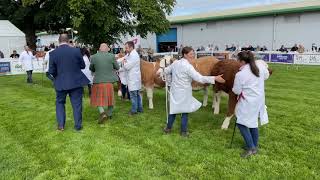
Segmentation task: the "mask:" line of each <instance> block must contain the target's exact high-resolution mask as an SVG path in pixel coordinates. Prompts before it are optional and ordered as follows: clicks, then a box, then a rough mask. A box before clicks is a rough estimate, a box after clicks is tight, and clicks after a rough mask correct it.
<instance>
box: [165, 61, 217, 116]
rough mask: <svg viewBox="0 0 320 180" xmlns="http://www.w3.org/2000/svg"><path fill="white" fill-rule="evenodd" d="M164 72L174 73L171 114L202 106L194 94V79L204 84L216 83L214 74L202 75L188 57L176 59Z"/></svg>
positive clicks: (191, 110) (171, 90)
mask: <svg viewBox="0 0 320 180" xmlns="http://www.w3.org/2000/svg"><path fill="white" fill-rule="evenodd" d="M164 72H165V74H167V75H170V74H171V75H172V82H171V87H170V114H179V113H191V112H195V111H196V110H198V109H199V108H200V107H201V103H200V102H199V101H198V100H196V99H195V98H194V97H193V96H192V86H191V83H192V80H194V81H197V82H200V83H203V84H206V83H210V84H214V83H215V78H214V76H202V75H201V74H200V73H198V72H197V71H196V70H195V69H194V68H193V66H192V65H191V64H190V63H189V62H188V60H186V59H181V60H179V61H175V62H174V63H173V64H172V65H170V66H169V67H167V68H165V70H164Z"/></svg>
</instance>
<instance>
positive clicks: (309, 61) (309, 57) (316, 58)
mask: <svg viewBox="0 0 320 180" xmlns="http://www.w3.org/2000/svg"><path fill="white" fill-rule="evenodd" d="M294 64H305V65H320V54H296V55H295V57H294Z"/></svg>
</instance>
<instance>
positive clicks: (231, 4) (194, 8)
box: [171, 0, 301, 16]
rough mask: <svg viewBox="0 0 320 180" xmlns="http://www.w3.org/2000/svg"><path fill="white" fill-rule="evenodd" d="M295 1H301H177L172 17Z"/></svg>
mask: <svg viewBox="0 0 320 180" xmlns="http://www.w3.org/2000/svg"><path fill="white" fill-rule="evenodd" d="M293 1H301V0H177V5H176V7H175V8H174V11H173V14H172V15H171V16H181V15H190V14H197V13H203V12H210V11H215V10H226V9H234V8H242V7H250V6H259V5H264V4H274V3H283V2H293Z"/></svg>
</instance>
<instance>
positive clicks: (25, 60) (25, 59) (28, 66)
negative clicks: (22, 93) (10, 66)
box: [19, 46, 36, 84]
mask: <svg viewBox="0 0 320 180" xmlns="http://www.w3.org/2000/svg"><path fill="white" fill-rule="evenodd" d="M34 59H36V57H35V56H34V55H33V53H32V49H31V48H29V46H24V51H23V52H22V53H21V56H20V57H19V61H20V62H22V64H23V67H24V70H25V71H26V72H27V83H29V84H32V83H33V81H32V71H33V63H32V62H33V60H34Z"/></svg>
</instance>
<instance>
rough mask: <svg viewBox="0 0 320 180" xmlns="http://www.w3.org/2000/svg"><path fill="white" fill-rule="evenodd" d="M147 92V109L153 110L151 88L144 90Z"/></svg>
mask: <svg viewBox="0 0 320 180" xmlns="http://www.w3.org/2000/svg"><path fill="white" fill-rule="evenodd" d="M146 90H147V97H148V100H149V109H153V88H149V87H148V88H146Z"/></svg>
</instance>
